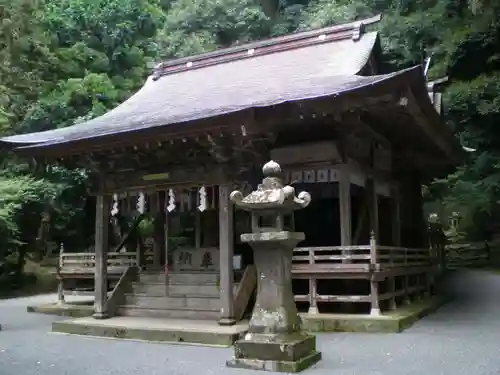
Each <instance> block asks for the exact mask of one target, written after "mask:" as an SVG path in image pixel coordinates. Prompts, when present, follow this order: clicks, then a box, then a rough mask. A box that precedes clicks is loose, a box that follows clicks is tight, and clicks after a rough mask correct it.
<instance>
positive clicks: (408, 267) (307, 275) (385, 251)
mask: <svg viewBox="0 0 500 375" xmlns="http://www.w3.org/2000/svg"><path fill="white" fill-rule="evenodd" d="M292 262H293V264H292V274H293V277H294V278H297V279H306V280H308V282H309V293H308V294H300V295H295V301H297V302H299V301H300V302H309V313H311V314H317V313H318V303H320V302H351V303H353V302H356V303H359V302H364V303H371V306H372V307H371V314H373V315H378V314H380V306H379V303H380V301H386V300H388V301H389V306H390V307H391V308H395V307H396V298H398V297H403V298H402V299H403V301H405V302H408V301H409V300H410V299H411V298H412V297H413V296H420V295H421V294H423V293H429V292H430V288H431V285H432V283H433V273H432V269H433V267H434V265H436V264H437V262H438V259H437V257H436V255H435V254H434V253H433V251H432V250H431V249H416V248H415V249H414V248H405V247H396V246H379V245H377V243H376V241H375V240H374V239H372V240H371V241H370V244H369V245H360V246H321V247H299V248H296V249H294V252H293V258H292ZM410 276H411V282H410ZM336 278H342V279H359V278H361V279H365V280H367V281H368V282H369V283H370V294H368V295H325V294H321V295H320V294H318V293H317V280H318V279H336ZM396 278H401V281H402V282H400V283H398V285H399V286H398V289H396ZM384 280H387V287H386V290H385V291H384V292H383V293H379V283H380V282H382V281H384Z"/></svg>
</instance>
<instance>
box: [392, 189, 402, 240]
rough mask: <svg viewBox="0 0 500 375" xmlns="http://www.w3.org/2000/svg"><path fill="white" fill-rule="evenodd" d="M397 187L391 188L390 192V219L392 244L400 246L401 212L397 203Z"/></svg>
mask: <svg viewBox="0 0 500 375" xmlns="http://www.w3.org/2000/svg"><path fill="white" fill-rule="evenodd" d="M399 199H400V198H399V189H398V188H397V187H393V188H392V192H391V206H392V207H391V210H392V213H391V219H392V245H393V246H401V213H400V204H399Z"/></svg>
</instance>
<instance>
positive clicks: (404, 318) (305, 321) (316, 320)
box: [300, 296, 448, 333]
mask: <svg viewBox="0 0 500 375" xmlns="http://www.w3.org/2000/svg"><path fill="white" fill-rule="evenodd" d="M447 301H448V299H447V298H446V297H441V296H438V297H432V298H428V299H425V300H422V301H419V302H414V303H412V304H411V305H409V306H405V307H401V308H398V309H397V310H394V311H392V312H388V313H384V314H383V315H380V316H371V315H357V314H318V315H314V314H300V315H301V318H302V328H303V329H304V330H306V331H309V332H372V333H398V332H402V331H404V330H405V329H407V328H409V327H410V326H412V325H413V324H414V323H415V322H417V321H418V320H419V319H421V318H423V317H425V316H427V315H429V314H431V313H433V312H435V311H436V310H437V309H439V308H440V307H441V306H442V305H444V304H445V303H446V302H447Z"/></svg>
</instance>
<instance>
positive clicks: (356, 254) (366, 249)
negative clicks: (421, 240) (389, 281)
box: [292, 245, 435, 272]
mask: <svg viewBox="0 0 500 375" xmlns="http://www.w3.org/2000/svg"><path fill="white" fill-rule="evenodd" d="M293 254H294V255H293V258H292V259H293V269H294V270H297V271H298V270H300V269H306V268H308V267H306V266H314V267H313V268H316V269H317V270H318V272H319V271H328V270H331V271H332V272H335V271H336V270H338V271H345V270H352V271H356V270H359V271H372V270H375V271H376V270H382V269H387V268H394V267H418V266H428V265H431V264H433V262H434V261H435V259H434V256H433V255H432V253H431V250H429V249H413V248H406V247H395V246H378V245H377V246H372V245H361V246H320V247H298V248H296V249H294V251H293ZM309 268H311V267H309Z"/></svg>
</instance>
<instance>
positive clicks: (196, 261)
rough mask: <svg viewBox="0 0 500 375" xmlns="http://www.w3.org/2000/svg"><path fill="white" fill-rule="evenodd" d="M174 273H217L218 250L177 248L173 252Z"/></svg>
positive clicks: (213, 248)
mask: <svg viewBox="0 0 500 375" xmlns="http://www.w3.org/2000/svg"><path fill="white" fill-rule="evenodd" d="M173 259H174V267H173V268H174V271H207V272H214V271H219V269H220V267H219V249H218V248H216V247H208V248H200V249H195V248H184V249H183V248H179V249H176V250H175V251H174V254H173Z"/></svg>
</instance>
